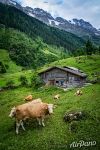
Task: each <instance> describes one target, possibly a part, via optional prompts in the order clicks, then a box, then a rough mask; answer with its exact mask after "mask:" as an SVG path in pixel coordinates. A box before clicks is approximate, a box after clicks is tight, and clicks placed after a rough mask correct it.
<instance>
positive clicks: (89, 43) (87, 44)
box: [85, 40, 93, 55]
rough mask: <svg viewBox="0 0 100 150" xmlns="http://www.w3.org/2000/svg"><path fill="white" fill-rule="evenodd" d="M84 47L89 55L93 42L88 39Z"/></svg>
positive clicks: (91, 51)
mask: <svg viewBox="0 0 100 150" xmlns="http://www.w3.org/2000/svg"><path fill="white" fill-rule="evenodd" d="M85 47H86V54H87V55H91V54H92V53H93V44H92V42H91V41H90V40H88V41H87V42H86V45H85Z"/></svg>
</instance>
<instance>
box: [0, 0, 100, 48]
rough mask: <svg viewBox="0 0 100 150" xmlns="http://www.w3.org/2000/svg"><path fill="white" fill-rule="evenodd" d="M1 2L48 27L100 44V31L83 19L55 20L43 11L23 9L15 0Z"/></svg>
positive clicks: (57, 18)
mask: <svg viewBox="0 0 100 150" xmlns="http://www.w3.org/2000/svg"><path fill="white" fill-rule="evenodd" d="M0 2H2V3H4V4H8V5H11V6H14V7H16V8H18V9H20V10H21V11H23V12H25V13H26V14H27V15H29V16H31V17H34V18H37V19H39V20H40V21H42V22H44V23H45V24H47V25H50V26H53V27H56V28H59V29H62V30H65V31H67V32H70V33H72V34H75V35H77V36H79V37H82V38H83V39H84V40H88V39H91V41H93V42H94V44H97V45H99V44H100V30H99V29H96V28H94V27H93V26H92V25H91V24H90V23H89V22H87V21H84V20H83V19H76V18H74V19H72V20H66V19H64V18H62V17H56V18H53V17H52V15H51V14H50V13H48V12H47V11H44V10H43V9H40V8H34V9H33V8H31V7H28V6H26V7H22V6H21V5H20V4H18V3H17V2H15V1H14V0H0Z"/></svg>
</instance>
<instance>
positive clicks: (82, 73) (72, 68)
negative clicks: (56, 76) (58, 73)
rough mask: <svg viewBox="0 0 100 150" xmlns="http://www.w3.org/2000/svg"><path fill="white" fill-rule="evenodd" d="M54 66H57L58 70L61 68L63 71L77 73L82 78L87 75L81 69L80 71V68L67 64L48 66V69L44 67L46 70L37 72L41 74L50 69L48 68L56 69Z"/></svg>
mask: <svg viewBox="0 0 100 150" xmlns="http://www.w3.org/2000/svg"><path fill="white" fill-rule="evenodd" d="M56 68H57V69H60V70H63V71H65V72H69V73H72V74H75V75H78V76H80V77H83V78H86V77H87V75H86V74H85V73H84V72H83V71H81V70H79V69H77V68H74V67H69V66H64V67H58V66H54V67H50V68H48V69H46V70H44V71H42V72H40V73H39V74H42V73H44V72H48V71H50V70H52V69H56Z"/></svg>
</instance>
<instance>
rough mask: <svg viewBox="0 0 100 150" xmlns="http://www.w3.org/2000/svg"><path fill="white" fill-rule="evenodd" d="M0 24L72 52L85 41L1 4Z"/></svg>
mask: <svg viewBox="0 0 100 150" xmlns="http://www.w3.org/2000/svg"><path fill="white" fill-rule="evenodd" d="M0 24H4V25H5V26H6V27H12V28H15V29H18V30H20V31H22V32H25V33H26V34H28V35H29V36H30V37H32V38H33V39H35V38H37V37H38V36H39V37H41V38H42V39H43V41H44V42H45V43H47V44H50V45H56V46H58V47H64V48H66V49H68V50H70V51H73V50H75V49H76V48H78V47H80V46H82V45H83V44H84V40H82V39H81V38H79V37H77V36H75V35H74V34H71V33H68V32H66V31H63V30H59V29H57V28H54V27H50V26H47V25H46V24H44V23H43V22H41V21H39V20H37V19H35V18H32V17H30V16H28V15H26V14H25V13H23V12H22V11H20V10H18V9H16V8H15V7H11V6H8V5H3V4H1V3H0Z"/></svg>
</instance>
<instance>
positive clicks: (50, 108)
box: [48, 104, 54, 114]
mask: <svg viewBox="0 0 100 150" xmlns="http://www.w3.org/2000/svg"><path fill="white" fill-rule="evenodd" d="M53 107H54V106H53V104H48V111H49V114H52V113H53Z"/></svg>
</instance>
